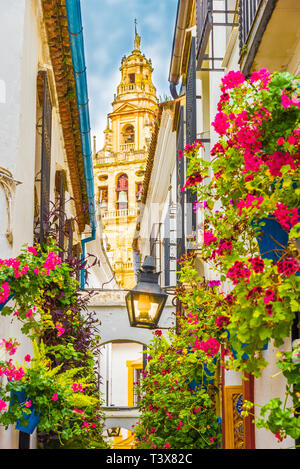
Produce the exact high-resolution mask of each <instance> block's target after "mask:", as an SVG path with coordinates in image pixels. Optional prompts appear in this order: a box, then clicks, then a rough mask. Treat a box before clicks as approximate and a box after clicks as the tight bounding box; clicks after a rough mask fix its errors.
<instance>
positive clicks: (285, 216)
mask: <svg viewBox="0 0 300 469" xmlns="http://www.w3.org/2000/svg"><path fill="white" fill-rule="evenodd" d="M273 215H275V217H276V218H277V220H278V221H279V223H280V225H281V226H282V228H284V229H285V230H286V231H290V229H291V228H292V227H293V226H295V225H296V224H297V223H299V221H300V216H299V212H298V209H297V208H291V209H289V208H288V206H287V205H285V204H282V203H278V204H276V210H274V212H273Z"/></svg>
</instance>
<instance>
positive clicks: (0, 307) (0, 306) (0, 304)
mask: <svg viewBox="0 0 300 469" xmlns="http://www.w3.org/2000/svg"><path fill="white" fill-rule="evenodd" d="M14 296H15V295H10V296H9V297H8V299H7V300H6V301H4V302H3V303H0V311H2V309H3V308H4V306H5V305H6V304H7V303H8V302H9V301H10V300H12V299H13V297H14Z"/></svg>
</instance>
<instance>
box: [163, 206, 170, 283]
mask: <svg viewBox="0 0 300 469" xmlns="http://www.w3.org/2000/svg"><path fill="white" fill-rule="evenodd" d="M164 243H165V245H164V264H165V286H169V285H170V208H169V210H168V213H167V216H166V218H165V223H164Z"/></svg>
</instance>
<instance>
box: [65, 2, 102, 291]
mask: <svg viewBox="0 0 300 469" xmlns="http://www.w3.org/2000/svg"><path fill="white" fill-rule="evenodd" d="M66 10H67V19H68V29H69V37H70V48H71V53H72V62H73V70H74V77H75V83H76V95H77V103H78V113H79V126H80V134H81V146H82V156H83V167H84V175H85V183H86V193H87V199H88V211H89V218H90V226H91V229H92V235H91V236H90V237H88V238H86V239H83V240H82V241H81V245H82V256H81V259H82V260H83V259H84V258H85V246H86V244H87V243H89V242H91V241H94V240H95V239H96V227H97V222H96V210H95V192H94V172H93V154H92V145H91V128H90V114H89V98H88V87H87V76H86V62H85V53H84V40H83V26H82V16H81V4H80V0H66ZM84 277H85V272H84V269H83V270H82V271H81V288H82V289H84V288H85V279H84Z"/></svg>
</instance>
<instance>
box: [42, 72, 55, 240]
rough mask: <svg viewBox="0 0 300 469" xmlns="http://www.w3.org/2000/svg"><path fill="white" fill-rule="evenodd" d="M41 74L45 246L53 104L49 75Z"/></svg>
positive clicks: (43, 230) (47, 223)
mask: <svg viewBox="0 0 300 469" xmlns="http://www.w3.org/2000/svg"><path fill="white" fill-rule="evenodd" d="M40 74H41V75H42V77H43V115H42V148H41V205H40V244H41V245H43V243H44V239H45V233H46V231H47V228H48V226H49V202H50V172H51V137H52V103H51V98H50V92H49V85H48V78H47V73H46V72H40Z"/></svg>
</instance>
